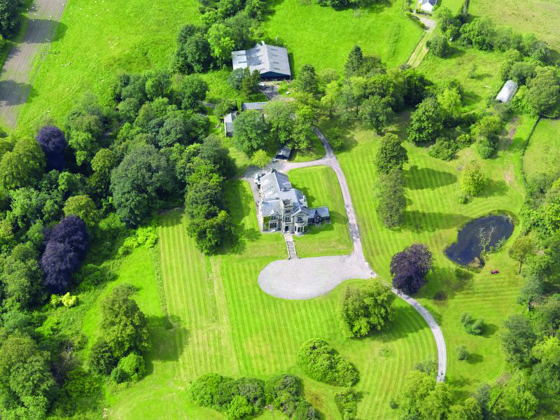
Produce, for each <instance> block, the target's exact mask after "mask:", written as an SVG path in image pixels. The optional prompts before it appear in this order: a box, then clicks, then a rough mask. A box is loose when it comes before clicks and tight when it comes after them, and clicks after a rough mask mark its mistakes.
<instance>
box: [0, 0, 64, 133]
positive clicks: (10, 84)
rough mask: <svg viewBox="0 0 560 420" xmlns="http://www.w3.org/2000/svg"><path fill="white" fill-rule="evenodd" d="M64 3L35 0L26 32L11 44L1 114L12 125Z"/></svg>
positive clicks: (1, 82)
mask: <svg viewBox="0 0 560 420" xmlns="http://www.w3.org/2000/svg"><path fill="white" fill-rule="evenodd" d="M65 7H66V0H35V2H34V3H33V4H32V5H31V7H30V9H29V13H28V17H29V20H28V22H27V28H26V30H25V33H24V34H23V37H22V39H21V40H20V42H18V43H17V44H16V45H14V46H13V47H12V49H11V51H10V53H9V54H8V57H7V59H6V62H5V63H4V67H3V69H2V73H1V75H0V117H1V119H2V122H3V123H4V124H6V125H7V126H9V127H12V128H13V127H15V126H16V124H17V119H18V114H19V110H20V107H21V106H22V105H23V104H24V103H25V101H26V100H27V97H28V95H29V91H30V90H31V85H32V82H33V80H32V78H31V76H30V73H31V71H32V70H33V66H34V64H35V59H36V58H39V57H38V54H39V53H42V54H46V52H47V51H48V45H49V44H50V42H51V41H52V39H53V37H54V34H55V33H56V28H57V27H58V23H59V22H60V18H61V17H62V12H63V11H64V8H65ZM43 58H44V57H43Z"/></svg>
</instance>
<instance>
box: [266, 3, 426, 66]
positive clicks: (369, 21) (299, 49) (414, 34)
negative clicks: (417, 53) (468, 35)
mask: <svg viewBox="0 0 560 420" xmlns="http://www.w3.org/2000/svg"><path fill="white" fill-rule="evenodd" d="M402 4H403V3H402V1H398V0H392V1H388V2H381V3H378V4H376V5H374V6H372V7H371V8H370V9H364V10H353V9H348V10H334V9H332V8H330V7H321V6H319V5H318V4H317V3H316V2H311V1H309V2H306V1H302V0H284V1H282V2H279V3H278V5H277V6H276V7H275V8H274V13H273V14H272V15H271V16H270V17H269V18H268V19H267V21H266V22H265V23H264V31H265V33H266V34H267V35H268V37H269V38H270V39H276V38H277V37H278V38H277V39H278V40H279V41H280V42H281V43H282V44H284V45H285V46H286V47H287V48H288V51H289V53H290V55H291V58H292V65H293V67H294V69H293V70H295V73H297V71H298V70H299V69H300V68H301V67H302V66H303V65H304V64H312V65H313V66H315V68H316V69H317V70H321V69H324V68H334V69H337V70H342V69H343V68H344V63H345V62H346V59H347V58H348V54H349V53H350V50H351V49H352V47H353V46H354V45H360V46H361V47H362V49H363V51H364V53H365V54H375V55H377V56H379V57H380V58H381V59H382V60H383V62H385V63H386V64H387V65H388V66H391V67H393V66H398V65H400V64H404V63H406V60H407V59H408V57H409V56H410V54H411V53H412V51H413V50H414V48H415V47H416V44H417V43H418V41H419V40H420V37H421V36H422V30H421V29H420V28H418V27H417V26H416V25H414V23H412V22H411V21H410V20H409V19H408V18H407V17H406V16H404V14H403V12H402V10H401V8H402Z"/></svg>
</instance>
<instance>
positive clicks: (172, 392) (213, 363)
mask: <svg viewBox="0 0 560 420" xmlns="http://www.w3.org/2000/svg"><path fill="white" fill-rule="evenodd" d="M321 169H326V168H321ZM315 172H317V173H322V172H324V171H323V170H319V171H311V172H310V173H311V174H313V175H314V173H315ZM313 175H311V176H309V174H305V173H304V174H303V177H304V178H305V177H311V178H312V177H313ZM327 177H328V175H327ZM296 179H297V176H296ZM228 194H229V197H228V200H229V202H230V203H232V204H233V203H235V204H236V206H235V207H232V208H233V210H234V211H233V218H234V220H235V224H236V225H237V226H239V232H238V233H240V234H242V235H243V237H242V241H241V245H240V246H238V247H236V248H234V249H230V250H229V251H228V252H227V253H224V254H222V255H216V256H212V257H205V256H203V255H202V254H200V252H198V250H197V249H196V248H195V246H194V242H193V241H192V239H191V238H190V237H189V236H188V235H187V233H186V230H185V220H184V217H183V216H182V214H181V213H180V212H178V211H177V212H173V213H169V214H167V215H165V216H164V217H162V219H161V225H160V230H159V231H160V243H159V246H160V250H161V266H162V267H161V268H162V275H163V283H164V290H165V296H164V298H165V301H166V303H167V310H168V312H169V319H170V320H171V322H172V324H173V328H171V329H168V330H166V331H163V332H161V333H160V334H159V335H158V337H157V339H158V340H159V341H157V342H156V343H154V344H155V348H154V350H153V351H152V352H151V354H150V369H151V374H150V375H149V376H147V377H146V378H145V379H144V380H142V381H141V382H140V383H138V384H136V385H134V386H133V387H131V388H129V389H127V390H125V391H123V392H121V393H120V394H117V395H115V396H112V397H111V403H112V404H111V406H112V407H111V413H112V415H113V416H114V417H115V418H119V419H128V418H137V417H138V416H141V417H142V418H148V419H149V418H154V419H156V418H170V419H174V418H189V419H191V418H192V419H213V418H220V419H221V418H224V417H222V416H221V415H219V414H217V413H215V412H213V411H211V410H203V409H200V408H197V407H194V406H192V405H191V404H189V402H188V399H187V389H188V386H189V383H190V381H192V380H193V379H195V378H197V377H198V376H199V375H202V374H204V373H207V372H218V373H221V374H224V375H231V376H234V377H239V376H256V377H260V378H263V379H264V378H267V377H269V376H270V375H273V374H275V373H280V372H291V373H295V374H297V375H300V376H301V377H302V378H304V389H305V394H306V398H308V400H309V401H311V402H312V403H313V404H314V405H316V406H317V407H318V408H319V409H320V410H321V412H322V413H324V415H325V418H328V419H331V418H332V419H337V418H340V417H339V414H338V412H337V409H336V406H335V404H334V394H335V392H336V391H337V388H335V387H331V386H328V385H325V384H321V383H318V382H315V381H313V380H310V379H309V378H306V377H305V375H303V373H302V372H301V371H300V370H299V368H298V367H297V366H296V361H295V358H296V352H297V350H298V348H299V346H300V345H301V344H302V343H303V342H304V341H306V340H308V339H309V338H313V337H318V338H323V339H325V340H327V341H329V342H330V343H331V344H332V345H333V346H334V347H335V348H336V349H337V350H338V351H340V353H341V354H342V355H343V356H344V357H346V358H348V360H350V361H352V362H353V363H355V364H356V366H357V367H358V369H359V371H360V375H361V380H360V382H359V383H358V385H357V387H356V388H357V390H358V391H361V392H363V393H364V398H363V400H362V401H361V402H360V405H359V410H360V411H359V416H360V418H367V419H387V418H391V417H393V415H394V414H393V412H392V411H391V409H390V407H389V404H388V401H389V400H390V399H391V398H393V397H395V396H396V394H397V393H398V391H399V389H400V386H401V381H402V377H403V375H404V374H405V373H406V371H408V370H410V369H411V368H412V367H413V366H414V364H416V363H418V362H421V361H425V360H428V359H434V358H435V357H436V349H435V343H434V340H433V337H432V335H431V332H430V330H429V329H428V327H427V325H426V324H425V323H424V321H423V320H422V318H421V317H420V316H419V315H418V314H417V313H416V312H414V311H413V310H412V309H411V308H410V307H409V306H408V305H406V304H405V303H404V302H402V301H398V302H397V316H396V319H395V323H394V326H393V327H392V328H391V329H390V330H388V331H387V332H385V333H382V334H378V335H375V336H373V337H371V338H367V339H364V340H349V339H346V338H344V337H342V335H341V333H340V332H339V327H338V322H337V317H336V308H337V303H338V300H339V298H340V294H341V292H342V291H343V288H344V287H346V286H345V285H342V286H341V287H339V288H337V289H335V290H334V291H333V292H331V293H330V294H328V295H326V296H323V297H321V298H318V299H313V300H309V301H288V300H281V299H277V298H274V297H271V296H269V295H267V294H265V293H264V292H262V291H261V289H260V288H259V286H258V283H257V277H258V274H259V272H260V270H261V269H262V268H264V267H265V266H266V265H267V264H268V263H269V262H271V261H273V260H275V259H279V258H285V257H286V254H285V253H286V251H285V245H284V241H283V239H282V237H281V235H261V234H260V233H259V232H258V230H257V229H258V227H257V222H256V214H255V210H254V205H253V203H252V197H251V192H250V189H249V185H248V184H247V183H243V182H242V181H235V182H232V183H231V184H230V188H228ZM348 283H351V284H355V285H360V284H364V283H366V281H363V280H356V281H351V282H348ZM153 299H157V296H153ZM262 418H266V419H273V418H274V419H280V418H283V417H282V416H280V415H279V414H278V413H268V412H266V413H265V414H264V415H263V416H262Z"/></svg>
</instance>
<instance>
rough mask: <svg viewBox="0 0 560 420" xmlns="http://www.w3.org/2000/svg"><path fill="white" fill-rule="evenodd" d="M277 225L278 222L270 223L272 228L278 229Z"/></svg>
mask: <svg viewBox="0 0 560 420" xmlns="http://www.w3.org/2000/svg"><path fill="white" fill-rule="evenodd" d="M276 226H278V225H277V224H276V223H271V224H270V225H269V227H270V229H276Z"/></svg>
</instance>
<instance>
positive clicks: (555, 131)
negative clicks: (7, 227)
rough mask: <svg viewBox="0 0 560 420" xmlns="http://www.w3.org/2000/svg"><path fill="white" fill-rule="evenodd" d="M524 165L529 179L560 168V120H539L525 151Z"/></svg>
mask: <svg viewBox="0 0 560 420" xmlns="http://www.w3.org/2000/svg"><path fill="white" fill-rule="evenodd" d="M523 167H524V168H525V175H526V176H527V180H528V181H530V180H531V179H533V178H535V176H537V175H539V174H547V173H548V174H550V173H552V172H553V171H557V170H558V169H559V168H560V120H547V119H544V118H543V119H541V120H540V121H539V124H538V125H537V128H536V129H535V132H534V133H533V135H532V136H531V140H530V141H529V145H528V146H527V150H526V151H525V156H524V157H523Z"/></svg>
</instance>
